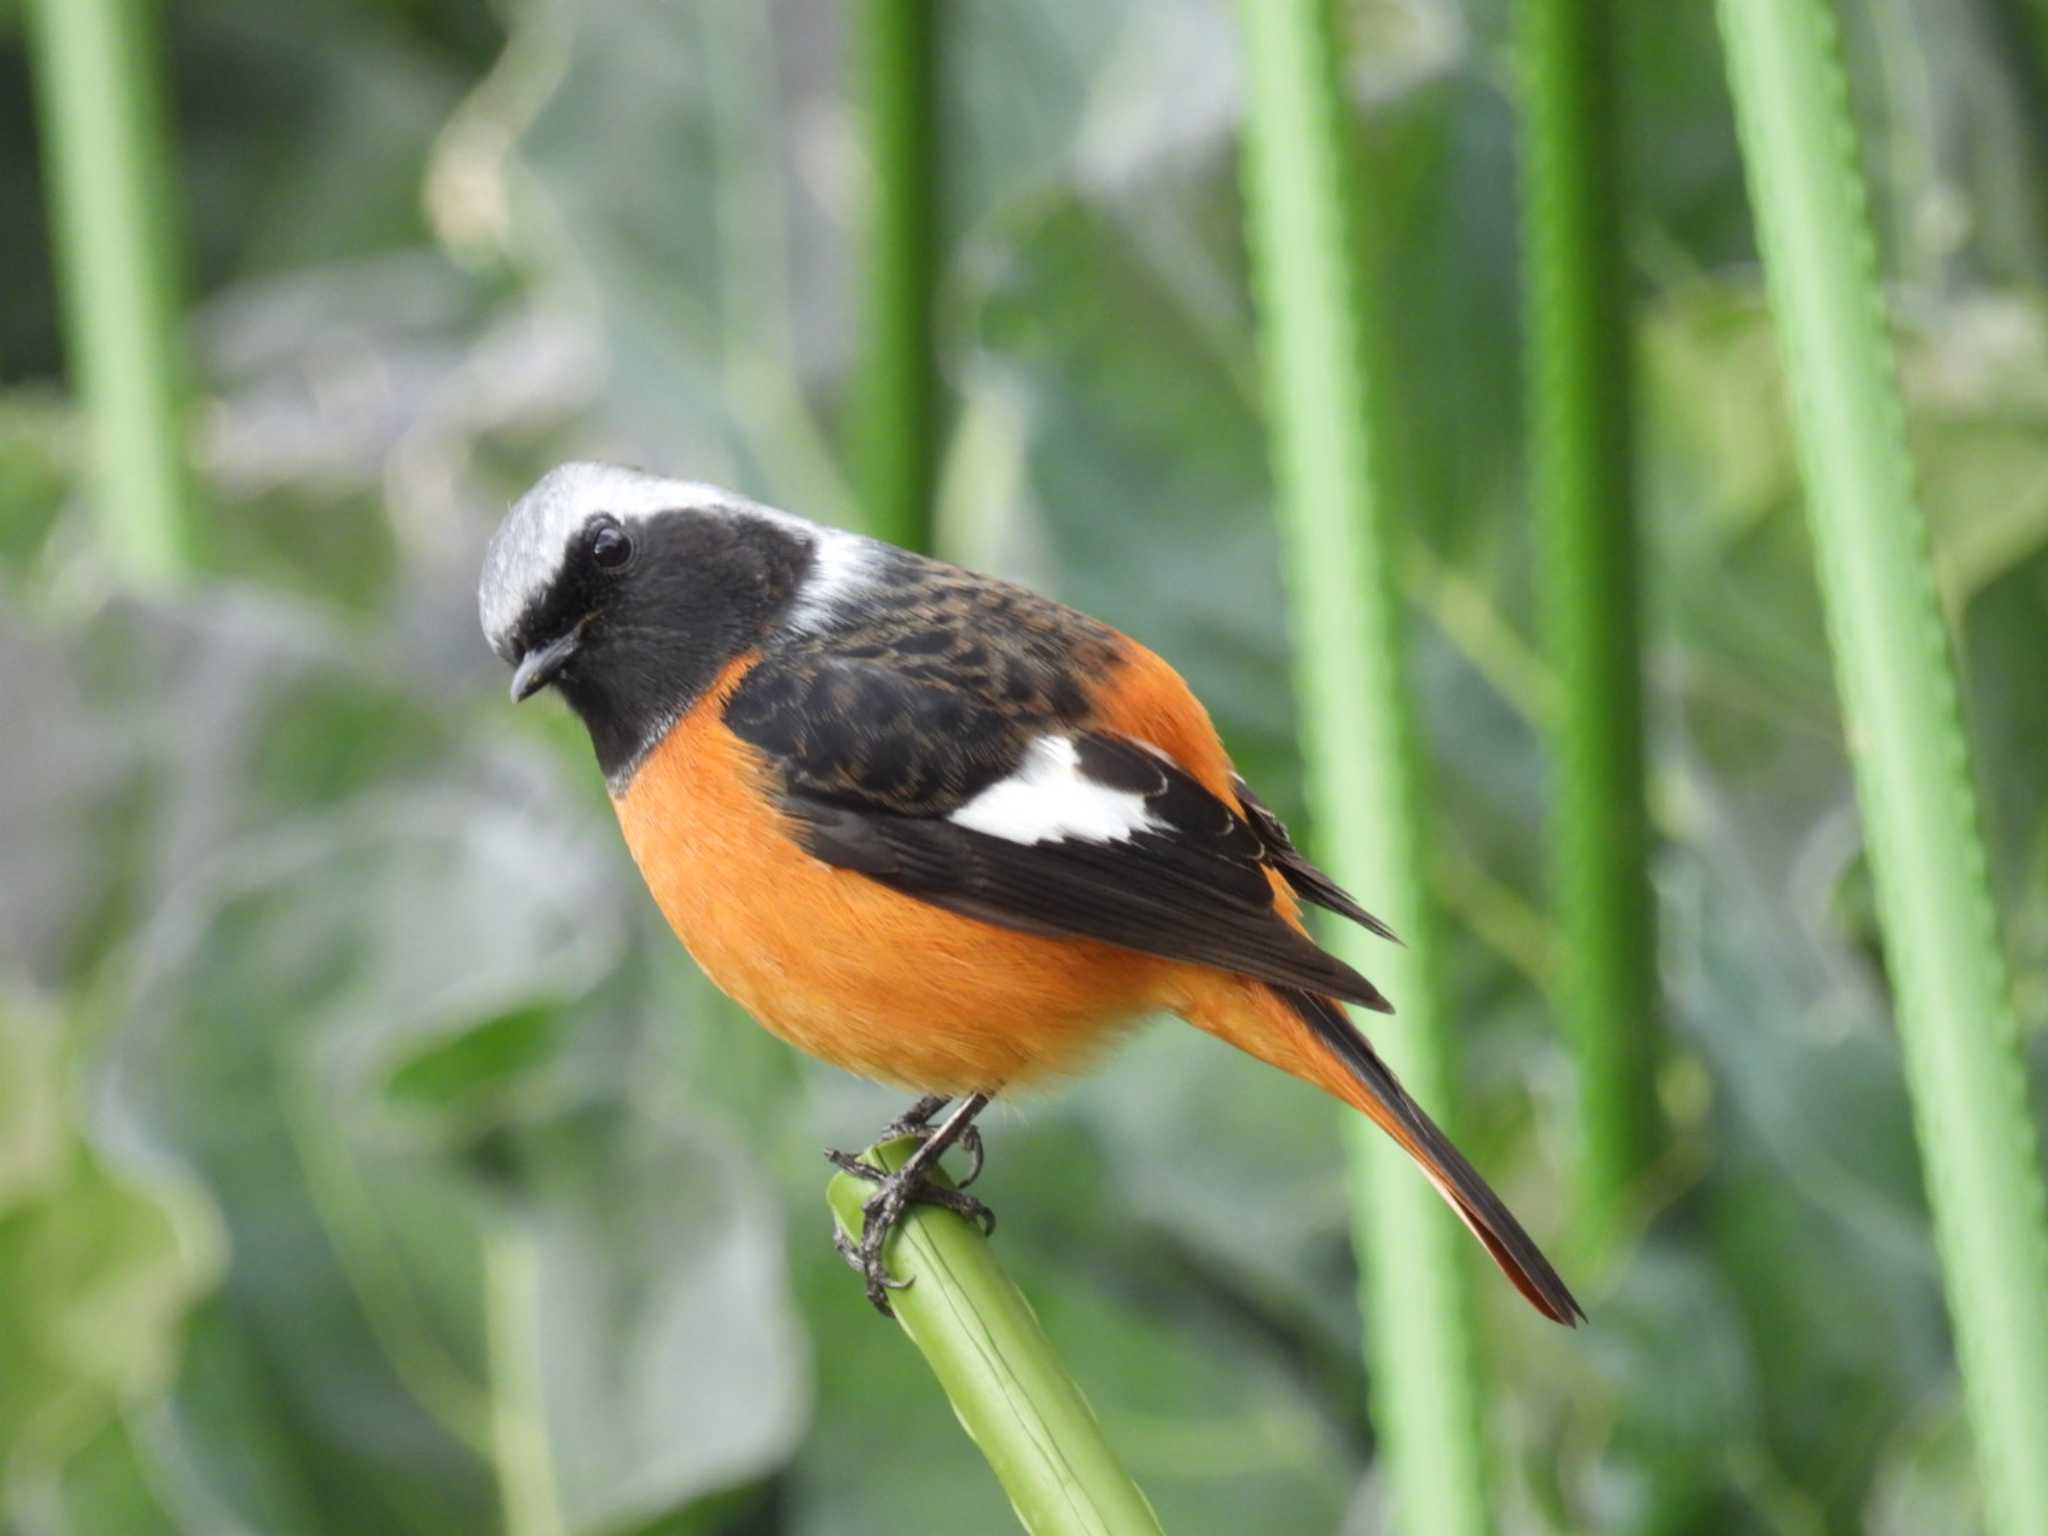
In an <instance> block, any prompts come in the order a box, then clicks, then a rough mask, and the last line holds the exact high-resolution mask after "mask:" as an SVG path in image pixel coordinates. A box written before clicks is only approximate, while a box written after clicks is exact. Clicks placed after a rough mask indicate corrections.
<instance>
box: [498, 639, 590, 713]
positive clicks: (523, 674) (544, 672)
mask: <svg viewBox="0 0 2048 1536" xmlns="http://www.w3.org/2000/svg"><path fill="white" fill-rule="evenodd" d="M582 639H583V626H582V625H581V624H578V625H577V626H576V627H575V628H574V629H572V630H570V631H569V633H567V634H566V635H562V636H560V637H559V638H557V639H554V640H550V641H549V642H548V643H547V644H546V645H543V646H537V647H535V648H534V649H533V650H530V651H528V652H527V653H526V654H525V655H524V656H522V657H520V658H519V665H518V666H517V667H515V668H514V669H513V671H512V702H513V703H514V704H518V703H522V702H524V701H525V700H527V699H530V698H532V697H533V696H534V695H535V694H536V693H539V692H540V691H541V689H543V688H545V687H547V685H548V684H549V683H552V682H553V681H554V680H555V674H557V673H558V672H560V671H561V670H562V668H563V666H565V665H566V664H567V662H568V660H569V658H570V657H571V656H574V655H575V654H576V647H577V646H578V645H579V644H580V643H581V642H582Z"/></svg>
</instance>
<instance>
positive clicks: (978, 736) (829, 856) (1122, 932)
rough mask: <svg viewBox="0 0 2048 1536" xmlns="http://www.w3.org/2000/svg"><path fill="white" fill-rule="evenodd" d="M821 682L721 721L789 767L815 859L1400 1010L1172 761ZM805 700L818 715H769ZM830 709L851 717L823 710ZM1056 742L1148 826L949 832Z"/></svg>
mask: <svg viewBox="0 0 2048 1536" xmlns="http://www.w3.org/2000/svg"><path fill="white" fill-rule="evenodd" d="M814 670H815V671H816V673H817V676H815V677H814V678H813V679H812V680H811V681H808V682H806V683H803V684H801V685H790V684H787V683H775V684H773V685H772V686H769V687H766V688H764V690H763V692H762V693H761V694H758V695H756V697H755V699H754V700H753V701H752V703H749V701H748V700H747V699H746V696H745V693H746V691H745V690H742V692H741V694H739V695H736V696H735V699H734V701H733V704H732V705H731V706H729V707H728V710H727V714H726V720H727V723H728V725H729V726H731V728H732V729H733V730H734V731H735V733H736V734H738V735H740V736H741V737H742V738H744V739H746V740H748V741H751V742H753V743H754V744H755V745H756V746H759V747H761V748H762V749H763V750H764V751H765V752H767V753H768V754H769V756H770V757H771V758H772V759H773V760H774V761H775V762H776V764H777V766H778V767H779V768H780V769H781V771H782V774H783V781H784V782H783V797H784V808H785V810H786V811H787V812H788V813H789V815H790V817H791V818H792V820H793V822H794V824H795V826H796V828H797V834H798V837H799V840H800V841H801V842H802V843H803V845H804V847H805V848H806V849H807V850H808V851H809V852H810V853H812V854H813V855H814V856H816V857H817V858H820V859H823V860H824V861H825V862H827V863H829V864H834V865H837V866H838V867H840V868H842V869H850V870H855V871H858V872H859V873H861V874H863V875H866V876H868V877H869V878H870V879H873V880H876V881H879V882H880V883H882V884H884V885H887V886H890V887H892V888H893V889H896V890H900V891H902V892H904V893H905V894H907V895H911V896H915V897H918V898H919V899H920V900H923V901H928V902H930V903H932V904H933V905H934V906H939V907H944V908H946V909H948V910H950V911H954V912H959V913H962V914H964V915H966V916H969V917H974V918H977V919H979V920H981V921H984V922H989V923H994V924H996V925H998V926H1001V927H1005V928H1011V929H1016V930H1019V931H1022V932H1027V933H1039V934H1048V935H1057V936H1061V937H1076V938H1090V939H1097V940H1100V941H1102V942H1105V943H1109V944H1116V945H1120V946H1122V947H1124V948H1126V949H1133V950H1139V951H1142V952H1144V953H1146V954H1153V955H1160V956H1164V957H1166V958H1168V959H1174V960H1186V961H1191V962H1194V963H1196V964H1201V965H1209V966H1214V967H1216V968H1218V969H1220V970H1227V971H1235V972H1238V973H1239V974H1242V975H1246V976H1252V977H1256V978H1258V979H1260V980H1262V981H1268V982H1273V983H1276V984H1278V985H1281V986H1286V987H1297V988H1303V989H1306V990H1309V991H1312V992H1316V993H1319V994H1324V995H1328V996H1333V997H1339V998H1343V999H1345V1000H1347V1001H1350V1002H1355V1003H1358V1004H1361V1005H1363V1006H1364V1007H1367V1008H1374V1009H1378V1010H1380V1011H1382V1012H1387V1011H1391V1010H1390V1006H1389V1004H1388V1003H1387V1000H1386V999H1385V998H1384V997H1383V996H1382V995H1381V994H1380V992H1379V990H1378V989H1377V988H1376V987H1374V986H1373V985H1372V983H1371V982H1369V981H1367V980H1366V979H1365V978H1364V977H1363V976H1361V975H1359V974H1358V972H1357V971H1355V970H1353V969H1352V968H1351V967H1350V966H1348V965H1346V964H1345V963H1344V962H1343V961H1341V960H1338V959H1336V958H1335V957H1334V956H1331V955H1328V954H1325V953H1324V952H1323V951H1322V950H1320V949H1319V948H1317V947H1316V945H1315V943H1314V941H1313V940H1311V939H1309V938H1308V937H1307V936H1306V935H1304V934H1302V933H1301V932H1300V931H1299V930H1297V929H1296V928H1294V927H1293V926H1292V925H1290V924H1289V923H1288V922H1287V921H1286V920H1285V919H1284V918H1283V917H1282V916H1281V915H1280V913H1279V911H1278V909H1277V908H1276V907H1275V905H1274V901H1273V889H1272V886H1271V884H1270V882H1269V881H1268V878H1267V875H1266V867H1267V864H1268V862H1269V860H1270V857H1271V855H1270V849H1269V846H1268V843H1267V841H1266V839H1265V838H1263V837H1262V836H1261V834H1260V832H1259V831H1257V830H1256V829H1255V828H1254V827H1253V826H1252V825H1251V824H1250V823H1248V822H1247V821H1245V820H1244V819H1243V818H1242V817H1240V816H1239V815H1238V814H1237V813H1236V812H1235V811H1234V810H1232V809H1231V808H1230V807H1229V806H1227V805H1226V804H1224V803H1223V802H1222V801H1221V800H1218V799H1217V798H1216V797H1215V796H1214V795H1212V794H1210V793H1209V792H1208V791H1207V790H1206V789H1204V788H1203V787H1202V786H1201V785H1200V784H1199V783H1197V782H1196V781H1195V779H1194V778H1192V777H1191V776H1190V775H1189V774H1187V773H1186V772H1184V771H1183V770H1182V769H1181V768H1179V767H1178V766H1177V765H1175V764H1174V763H1172V762H1170V761H1169V760H1167V759H1166V758H1165V757H1163V756H1161V755H1160V754H1158V753H1156V752H1154V751H1152V750H1150V749H1149V748H1147V747H1145V746H1143V745H1142V744H1140V743H1137V742H1134V741H1131V740H1129V739H1128V738H1124V737H1121V736H1118V735H1115V734H1112V733H1109V732H1104V731H1099V730H1089V729H1087V728H1085V727H1083V726H1080V725H1078V724H1074V723H1071V722H1070V721H1068V720H1067V719H1065V718H1062V716H1061V714H1060V713H1059V712H1056V711H1055V712H1048V713H1047V714H1045V715H1044V716H1039V715H1035V714H1033V713H1032V712H1029V711H1025V712H1020V713H1010V712H1005V711H1000V710H994V709H990V708H988V707H987V706H986V705H984V704H983V703H981V702H980V701H979V700H977V699H975V698H974V697H972V696H971V695H967V694H964V693H962V692H961V691H960V690H956V689H951V688H947V687H945V686H944V685H943V684H941V683H938V682H933V681H920V680H911V679H905V678H903V677H901V676H900V675H899V674H896V673H894V672H893V671H892V670H891V669H890V668H888V667H886V666H863V665H860V664H857V663H854V664H849V663H838V662H835V663H831V664H828V665H827V666H825V667H823V668H819V669H814ZM750 683H751V679H750ZM792 688H794V689H795V691H796V692H799V693H801V694H802V695H803V696H804V697H805V698H806V699H807V700H808V703H807V705H806V707H803V708H801V709H796V708H788V707H784V708H775V709H771V708H768V707H766V705H765V704H764V702H763V701H764V700H765V699H768V698H770V697H771V696H773V697H781V696H783V695H786V694H789V693H790V692H791V691H792ZM832 698H837V699H839V700H841V701H842V702H843V703H844V704H845V705H846V706H847V707H846V708H845V709H841V708H836V707H835V708H823V707H818V706H820V705H821V704H823V703H824V702H825V701H826V700H828V699H832ZM799 721H800V722H801V723H800V725H799V723H798V722H799ZM1047 734H1058V735H1063V736H1064V737H1065V738H1066V739H1067V740H1069V741H1071V742H1072V744H1073V749H1074V754H1075V764H1074V766H1075V771H1076V773H1077V774H1078V775H1079V777H1080V778H1081V779H1082V780H1084V781H1085V786H1086V787H1091V788H1094V789H1099V790H1101V791H1105V792H1117V793H1121V794H1124V795H1127V796H1136V797H1138V799H1139V800H1140V801H1141V802H1142V805H1143V812H1144V813H1143V816H1142V817H1141V818H1137V819H1136V820H1135V822H1134V825H1133V826H1132V827H1131V828H1130V829H1129V830H1127V831H1124V832H1122V833H1121V834H1120V835H1118V836H1115V837H1095V838H1090V837H1083V836H1059V837H1052V838H1048V839H1046V840H1043V841H1036V842H1024V841H1017V840H1014V839H1012V838H1009V837H1004V836H999V835H996V834H995V833H992V832H988V831H983V830H979V829H977V828H975V827H970V826H963V825H961V824H960V823H959V822H958V821H956V820H954V819H952V817H953V814H954V813H955V812H957V811H958V810H959V809H960V807H961V806H963V805H965V804H966V803H967V802H968V801H969V800H971V799H972V798H973V797H974V796H975V795H976V794H979V793H980V792H982V791H983V790H985V789H987V788H989V787H990V786H991V785H994V784H997V783H1000V782H1002V781H1003V780H1004V779H1006V778H1008V777H1010V776H1012V775H1014V774H1016V773H1017V772H1018V771H1019V769H1020V768H1021V767H1022V766H1023V764H1024V762H1025V757H1026V752H1027V749H1028V748H1029V747H1030V744H1031V743H1032V742H1033V741H1034V740H1037V739H1039V738H1040V737H1042V736H1044V735H1047Z"/></svg>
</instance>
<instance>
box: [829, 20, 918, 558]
mask: <svg viewBox="0 0 2048 1536" xmlns="http://www.w3.org/2000/svg"><path fill="white" fill-rule="evenodd" d="M938 31H939V7H938V4H937V3H936V0H867V3H866V4H865V5H864V6H863V7H862V18H861V25H860V42H859V46H860V50H861V63H862V75H863V78H864V81H865V94H866V120H867V129H868V147H869V160H870V163H871V166H872V170H873V175H872V178H871V183H872V190H871V197H870V203H869V208H868V228H867V276H866V293H865V295H864V300H863V313H862V325H861V366H860V369H859V372H858V374H857V376H856V377H855V380H854V398H853V402H852V406H851V409H852V411H853V414H854V424H855V432H856V444H855V448H856V453H857V456H858V463H859V471H860V475H859V478H860V487H861V493H862V499H863V501H864V502H865V505H866V508H867V515H868V527H869V530H870V531H871V532H873V533H874V534H876V535H877V536H879V537H881V538H884V539H887V540H889V541H890V542H891V543H894V544H901V545H903V546H905V547H906V548H910V549H928V548H930V547H931V534H932V497H933V492H934V485H935V480H936V475H937V468H936V466H937V464H938V439H939V422H938V416H939V390H938V375H937V369H936V363H935V358H934V351H933V343H932V311H933V300H934V295H933V289H934V286H935V284H936V281H937V276H938V239H939V229H938V205H939V175H940V167H939V157H938V143H937V141H938V116H939V114H938Z"/></svg>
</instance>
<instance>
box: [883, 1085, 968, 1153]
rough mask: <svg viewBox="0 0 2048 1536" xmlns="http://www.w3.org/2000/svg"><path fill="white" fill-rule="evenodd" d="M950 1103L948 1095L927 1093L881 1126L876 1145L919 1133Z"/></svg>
mask: <svg viewBox="0 0 2048 1536" xmlns="http://www.w3.org/2000/svg"><path fill="white" fill-rule="evenodd" d="M952 1102H953V1096H952V1095H951V1094H950V1093H928V1094H926V1095H925V1096H924V1097H923V1098H921V1099H919V1100H918V1101H917V1102H916V1103H915V1104H913V1105H911V1106H910V1108H908V1109H906V1110H905V1111H903V1113H902V1114H900V1115H898V1116H897V1117H896V1118H895V1119H894V1120H891V1121H890V1122H889V1123H888V1124H887V1125H885V1126H883V1127H882V1134H881V1135H879V1136H877V1137H876V1138H875V1140H876V1141H877V1142H878V1143H879V1142H884V1141H894V1140H895V1139H896V1138H897V1137H898V1136H908V1135H910V1134H911V1133H912V1132H913V1131H921V1130H923V1129H924V1128H925V1127H926V1126H928V1125H930V1124H931V1123H932V1116H933V1115H936V1114H937V1113H938V1112H939V1111H940V1110H942V1109H944V1108H945V1107H946V1106H947V1105H948V1104H950V1103H952Z"/></svg>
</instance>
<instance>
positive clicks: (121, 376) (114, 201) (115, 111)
mask: <svg viewBox="0 0 2048 1536" xmlns="http://www.w3.org/2000/svg"><path fill="white" fill-rule="evenodd" d="M27 19H28V22H29V39H30V43H31V45H32V47H33V50H34V63H35V80H36V94H37V97H38V100H39V105H40V109H41V125H42V135H43V146H44V149H43V156H44V164H45V167H46V174H47V175H48V177H49V182H50V196H51V203H52V224H53V225H54V227H55V230H56V241H57V254H58V278H59V286H60V288H61V290H62V292H63V296H64V313H65V335H66V343H67V349H68V351H69V353H70V358H71V366H72V369H73V372H74V374H75V376H76V379H77V384H78V391H79V395H80V397H81V398H82V400H83V402H84V405H85V411H86V415H87V417H88V418H89V420H90V422H91V427H92V456H93V481H94V498H95V504H96V506H97V508H98V511H99V517H100V528H101V536H102V543H103V546H104V549H105V553H106V558H107V560H108V562H109V563H110V564H111V565H112V566H113V567H114V569H116V570H117V571H119V572H120V573H121V574H122V575H123V576H124V577H125V578H127V579H128V580H130V581H133V582H136V583H138V584H142V585H158V586H160V585H163V584H166V583H168V582H171V581H174V580H176V579H177V578H178V577H179V576H181V575H182V574H183V573H185V572H186V571H187V570H189V569H190V567H191V566H192V564H193V562H194V560H195V558H196V555H197V546H198V524H197V521H196V518H195V513H194V509H193V505H192V499H191V495H190V481H189V479H188V468H187V464H186V458H185V431H184V393H185V370H184V362H183V356H182V343H181V340H180V336H179V315H178V301H177V289H178V284H177V281H176V277H175V274H176V271H177V267H178V262H177V259H176V253H175V239H174V236H173V234H172V221H171V218H170V212H169V209H170V199H171V194H172V172H171V168H170V163H169V162H170V155H169V149H168V147H167V146H168V144H169V137H170V136H169V132H168V129H167V127H166V121H165V114H164V110H163V102H162V97H161V87H160V83H159V79H158V75H159V70H160V61H159V59H158V55H157V34H156V27H155V22H156V15H155V7H154V6H153V5H152V4H150V3H149V0H30V3H29V5H28V11H27Z"/></svg>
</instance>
